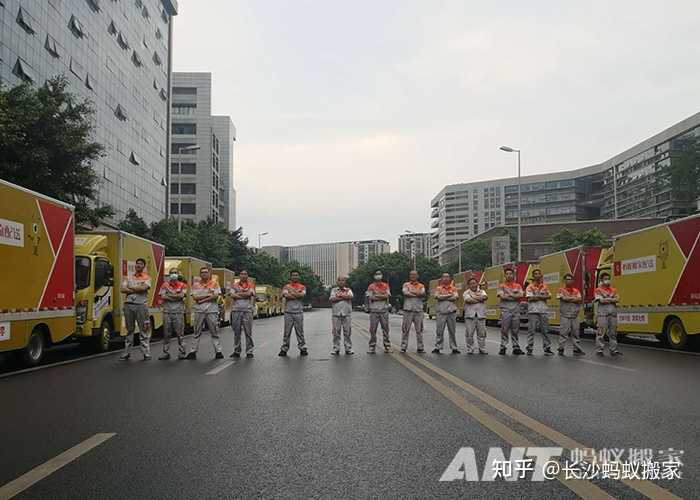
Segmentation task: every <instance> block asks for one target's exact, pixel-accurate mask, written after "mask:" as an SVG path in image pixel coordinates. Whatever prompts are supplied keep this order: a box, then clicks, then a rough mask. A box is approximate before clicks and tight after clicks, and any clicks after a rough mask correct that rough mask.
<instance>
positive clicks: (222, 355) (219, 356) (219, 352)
mask: <svg viewBox="0 0 700 500" xmlns="http://www.w3.org/2000/svg"><path fill="white" fill-rule="evenodd" d="M214 359H224V353H223V352H221V351H217V353H216V354H215V355H214Z"/></svg>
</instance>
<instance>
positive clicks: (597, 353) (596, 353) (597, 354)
mask: <svg viewBox="0 0 700 500" xmlns="http://www.w3.org/2000/svg"><path fill="white" fill-rule="evenodd" d="M595 355H596V356H600V357H601V358H602V357H603V356H605V354H603V351H596V352H595Z"/></svg>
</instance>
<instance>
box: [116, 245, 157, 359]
mask: <svg viewBox="0 0 700 500" xmlns="http://www.w3.org/2000/svg"><path fill="white" fill-rule="evenodd" d="M134 270H135V271H134V274H132V275H131V276H128V277H127V278H126V279H125V280H124V281H123V282H122V286H121V292H122V293H123V294H124V323H125V324H126V331H127V334H126V339H124V354H122V356H121V357H120V358H119V359H120V360H121V361H127V360H128V359H130V358H131V345H132V343H133V341H134V332H135V331H136V325H137V324H138V326H139V346H140V347H141V354H143V360H144V361H148V360H150V359H151V345H150V343H151V320H150V316H149V314H148V290H150V288H151V285H152V283H151V277H150V276H149V275H148V273H147V272H146V260H145V259H142V258H141V257H139V258H138V259H136V262H134Z"/></svg>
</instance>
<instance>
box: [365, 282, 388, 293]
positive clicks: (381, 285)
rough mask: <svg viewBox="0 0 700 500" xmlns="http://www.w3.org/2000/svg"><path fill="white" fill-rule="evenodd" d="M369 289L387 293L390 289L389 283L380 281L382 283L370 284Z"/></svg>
mask: <svg viewBox="0 0 700 500" xmlns="http://www.w3.org/2000/svg"><path fill="white" fill-rule="evenodd" d="M368 288H369V289H370V290H380V291H386V290H388V289H389V283H387V282H386V281H380V282H376V281H373V282H372V283H370V284H369V287H368Z"/></svg>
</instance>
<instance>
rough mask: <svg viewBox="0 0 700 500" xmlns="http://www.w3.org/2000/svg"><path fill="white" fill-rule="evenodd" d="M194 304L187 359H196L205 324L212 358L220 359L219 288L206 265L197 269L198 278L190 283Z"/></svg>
mask: <svg viewBox="0 0 700 500" xmlns="http://www.w3.org/2000/svg"><path fill="white" fill-rule="evenodd" d="M190 295H191V296H192V300H193V301H194V305H193V306H192V309H194V335H193V337H194V339H193V341H192V348H191V349H190V352H189V353H188V354H187V359H197V351H198V350H199V340H200V338H201V337H202V332H203V331H204V326H205V325H206V327H207V329H208V330H209V336H210V337H211V343H212V345H213V346H214V359H222V358H223V357H224V354H223V353H222V352H221V339H220V338H219V303H218V302H219V297H220V296H221V288H220V287H219V283H218V282H217V281H216V280H215V279H213V278H212V276H211V269H210V268H209V267H207V266H205V267H202V268H200V269H199V280H198V281H195V282H194V283H193V284H192V289H191V292H190Z"/></svg>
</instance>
